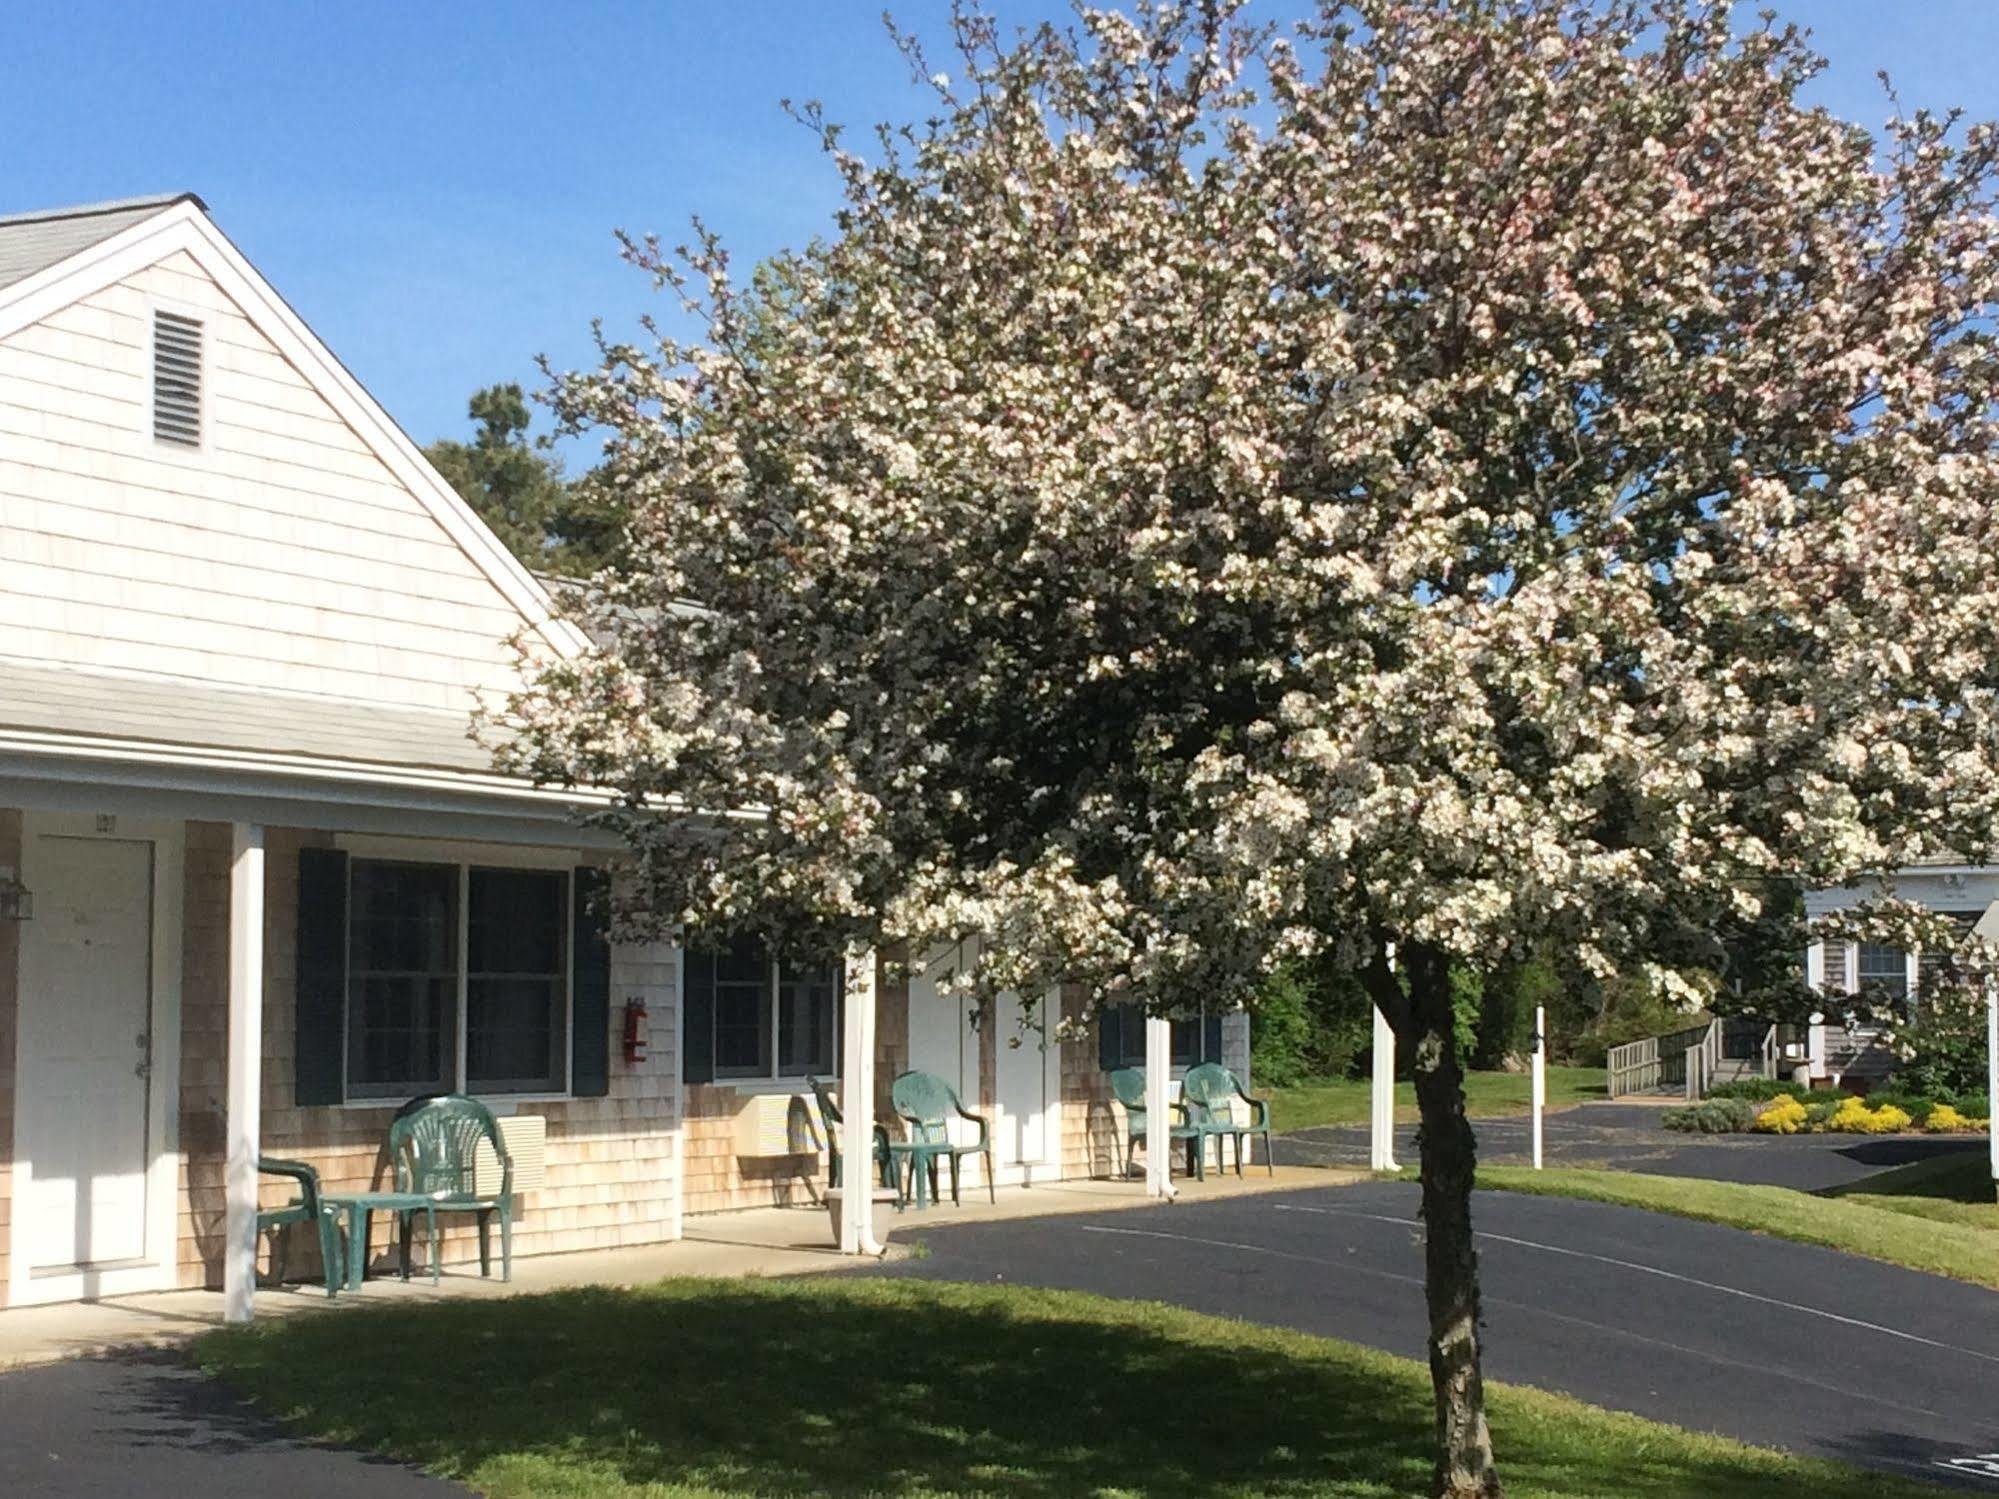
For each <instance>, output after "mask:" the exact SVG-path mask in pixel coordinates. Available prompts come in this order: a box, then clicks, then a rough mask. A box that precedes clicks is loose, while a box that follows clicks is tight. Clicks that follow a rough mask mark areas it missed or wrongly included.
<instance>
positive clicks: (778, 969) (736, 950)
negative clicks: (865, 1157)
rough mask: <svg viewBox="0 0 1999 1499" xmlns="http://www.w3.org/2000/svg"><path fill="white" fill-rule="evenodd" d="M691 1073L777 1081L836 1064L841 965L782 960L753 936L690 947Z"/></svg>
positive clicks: (692, 1078)
mask: <svg viewBox="0 0 1999 1499" xmlns="http://www.w3.org/2000/svg"><path fill="white" fill-rule="evenodd" d="M686 979H687V994H688V1001H689V1008H690V1014H699V1015H702V1016H705V1017H708V1023H707V1024H706V1026H705V1027H701V1028H699V1029H697V1027H696V1026H695V1025H693V1024H690V1026H689V1031H688V1035H687V1039H686V1045H687V1052H686V1058H685V1075H686V1077H687V1079H688V1080H689V1081H692V1082H699V1081H706V1080H708V1079H713V1080H714V1081H716V1082H752V1083H753V1082H775V1081H778V1080H780V1079H792V1080H796V1079H800V1078H806V1077H814V1076H820V1075H823V1074H826V1073H830V1072H832V1071H833V1070H834V1067H835V1065H836V1063H837V1053H836V1050H835V1046H834V1033H835V1031H836V1030H837V1028H838V1024H839V1010H840V975H839V971H838V968H837V967H836V966H835V965H830V964H828V965H823V966H813V965H809V964H802V963H793V962H781V961H779V960H778V959H777V958H776V957H775V956H773V955H772V954H771V952H770V950H769V949H768V948H767V947H766V946H765V945H764V944H763V943H761V942H758V941H756V940H754V939H743V940H739V941H736V942H733V943H731V944H730V945H729V946H728V947H725V948H718V949H703V948H701V947H698V946H696V947H690V948H688V950H687V954H686Z"/></svg>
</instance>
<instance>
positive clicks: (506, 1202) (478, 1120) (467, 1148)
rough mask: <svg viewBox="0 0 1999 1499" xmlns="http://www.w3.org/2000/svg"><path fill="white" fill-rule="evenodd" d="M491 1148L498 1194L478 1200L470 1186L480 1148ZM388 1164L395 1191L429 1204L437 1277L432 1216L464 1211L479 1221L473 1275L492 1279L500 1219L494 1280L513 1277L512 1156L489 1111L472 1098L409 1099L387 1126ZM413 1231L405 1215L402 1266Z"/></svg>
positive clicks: (432, 1261) (433, 1268)
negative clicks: (494, 1233) (493, 1227)
mask: <svg viewBox="0 0 1999 1499" xmlns="http://www.w3.org/2000/svg"><path fill="white" fill-rule="evenodd" d="M481 1140H484V1141H486V1142H487V1143H488V1144H489V1145H491V1146H492V1147H493V1154H494V1156H495V1157H496V1158H497V1159H498V1160H499V1163H500V1190H499V1193H498V1195H497V1196H492V1197H481V1196H480V1195H479V1193H478V1190H477V1187H476V1185H475V1178H474V1164H475V1162H476V1160H477V1157H478V1150H479V1142H480V1141H481ZM389 1161H390V1163H391V1164H392V1165H393V1166H394V1168H395V1173H396V1190H397V1191H398V1192H410V1193H414V1194H416V1195H418V1196H420V1197H425V1198H428V1199H429V1200H430V1203H431V1205H432V1206H433V1207H434V1208H435V1210H436V1211H435V1212H433V1213H431V1214H430V1264H431V1273H432V1276H433V1278H434V1277H435V1275H436V1273H437V1265H438V1251H439V1249H440V1247H441V1246H440V1244H439V1242H438V1231H437V1213H444V1212H464V1213H477V1214H478V1215H479V1273H480V1274H481V1275H491V1274H492V1273H493V1253H492V1244H491V1239H490V1237H489V1226H490V1224H491V1222H492V1219H493V1218H494V1216H495V1215H497V1216H498V1217H499V1220H500V1279H501V1280H512V1279H513V1278H514V1158H513V1157H512V1156H511V1155H509V1154H508V1153H507V1142H506V1140H505V1138H504V1137H503V1136H502V1135H501V1134H500V1124H499V1121H498V1120H497V1119H495V1118H494V1117H493V1114H492V1111H491V1110H490V1109H488V1108H487V1107H486V1106H485V1105H484V1104H483V1103H480V1102H479V1100H478V1099H476V1098H467V1097H466V1096H465V1095H464V1094H462V1093H443V1094H439V1095H438V1096H437V1097H434V1098H412V1099H411V1100H410V1101H409V1102H408V1103H406V1104H404V1105H403V1106H402V1108H400V1109H399V1110H397V1111H396V1117H395V1119H394V1120H393V1121H391V1122H390V1124H389ZM414 1227H415V1219H414V1215H412V1214H404V1215H403V1221H402V1232H403V1263H404V1264H405V1265H407V1264H408V1263H409V1236H410V1233H411V1231H412V1229H413V1228H414Z"/></svg>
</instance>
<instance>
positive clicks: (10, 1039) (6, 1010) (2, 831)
mask: <svg viewBox="0 0 1999 1499" xmlns="http://www.w3.org/2000/svg"><path fill="white" fill-rule="evenodd" d="M20 867H21V814H20V813H19V812H16V811H14V810H12V809H11V808H6V807H0V869H14V870H18V869H19V868H20ZM20 951H21V929H20V927H19V926H18V925H16V924H15V923H14V922H11V921H0V1307H3V1306H5V1305H6V1304H7V1283H8V1282H7V1277H8V1273H9V1269H10V1266H9V1263H8V1254H9V1252H10V1250H11V1247H12V1244H13V1223H14V1212H13V1205H14V1171H13V1162H14V1016H15V1013H16V1011H17V1009H18V1006H19V1003H20V999H19V994H20V989H19V983H20V973H21V963H20Z"/></svg>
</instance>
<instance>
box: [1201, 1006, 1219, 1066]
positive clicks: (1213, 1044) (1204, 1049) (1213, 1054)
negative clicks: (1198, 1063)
mask: <svg viewBox="0 0 1999 1499" xmlns="http://www.w3.org/2000/svg"><path fill="white" fill-rule="evenodd" d="M1221 1059H1222V1017H1221V1012H1220V1011H1219V1010H1211V1011H1209V1012H1208V1015H1207V1017H1206V1018H1205V1019H1204V1020H1203V1021H1202V1022H1201V1060H1202V1061H1204V1062H1219V1061H1220V1060H1221Z"/></svg>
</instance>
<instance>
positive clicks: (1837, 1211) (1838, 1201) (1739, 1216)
mask: <svg viewBox="0 0 1999 1499" xmlns="http://www.w3.org/2000/svg"><path fill="white" fill-rule="evenodd" d="M1975 1159H1977V1161H1978V1162H1979V1164H1980V1165H1981V1166H1983V1164H1984V1157H1983V1156H1982V1155H1979V1156H1976V1157H1975ZM1904 1169H1909V1168H1904ZM1884 1174H1886V1175H1893V1174H1895V1173H1884ZM1880 1180H1881V1178H1880V1177H1870V1178H1868V1180H1867V1181H1864V1182H1861V1183H1858V1184H1857V1185H1856V1186H1855V1187H1854V1188H1853V1189H1852V1192H1851V1193H1849V1194H1848V1195H1843V1196H1838V1197H1829V1196H1828V1197H1821V1196H1817V1195H1815V1194H1813V1193H1810V1192H1794V1191H1792V1190H1791V1189H1790V1188H1789V1187H1753V1186H1745V1185H1743V1184H1741V1183H1739V1182H1717V1181H1702V1180H1699V1179H1696V1178H1692V1177H1681V1176H1646V1175H1642V1174H1640V1173H1638V1172H1635V1171H1590V1170H1578V1169H1572V1168H1567V1167H1550V1168H1549V1169H1547V1170H1545V1171H1534V1170H1531V1169H1529V1168H1527V1167H1525V1166H1481V1167H1479V1170H1478V1184H1479V1185H1480V1186H1481V1187H1486V1188H1490V1189H1493V1190H1496V1191H1503V1192H1534V1193H1539V1194H1541V1195H1543V1196H1547V1197H1581V1198H1585V1199H1587V1200H1588V1201H1591V1202H1612V1203H1619V1204H1622V1205H1624V1206H1626V1207H1638V1208H1650V1209H1652V1210H1653V1211H1655V1212H1661V1213H1677V1214H1678V1215H1679V1216H1680V1217H1682V1218H1699V1219H1702V1220H1703V1221H1705V1222H1708V1223H1723V1224H1727V1225H1728V1226H1729V1227H1730V1228H1746V1229H1749V1230H1751V1231H1752V1232H1755V1233H1761V1234H1773V1235H1775V1236H1776V1237H1777V1238H1780V1239H1796V1240H1798V1241H1799V1242H1800V1243H1804V1244H1823V1245H1825V1246H1826V1247H1827V1248H1829V1249H1840V1250H1844V1251H1845V1252H1846V1253H1848V1254H1859V1255H1865V1256H1866V1257H1867V1258H1869V1259H1875V1260H1886V1261H1888V1263H1890V1264H1893V1265H1906V1266H1908V1267H1909V1268H1910V1269H1912V1270H1927V1271H1929V1272H1931V1273H1932V1274H1935V1275H1948V1276H1950V1277H1952V1278H1953V1279H1956V1280H1968V1281H1971V1282H1973V1283H1974V1284H1976V1285H1981V1286H1990V1287H1992V1288H1993V1289H1995V1290H1999V1234H1995V1233H1993V1232H1991V1229H1990V1228H1989V1227H1980V1226H1978V1224H1977V1222H1976V1221H1972V1220H1955V1219H1954V1220H1950V1221H1942V1222H1939V1221H1935V1220H1934V1219H1932V1218H1930V1217H1929V1216H1927V1215H1923V1216H1915V1215H1912V1214H1911V1213H1910V1212H1909V1211H1908V1209H1907V1206H1906V1202H1905V1203H1904V1204H1903V1205H1902V1206H1901V1207H1899V1208H1895V1209H1891V1208H1889V1207H1887V1206H1881V1205H1876V1204H1875V1203H1872V1202H1869V1201H1867V1200H1866V1199H1865V1198H1864V1197H1863V1196H1859V1195H1854V1194H1857V1193H1860V1192H1861V1191H1862V1190H1863V1189H1870V1188H1871V1187H1872V1186H1873V1185H1874V1184H1875V1183H1878V1182H1879V1181H1880ZM1953 1206H1962V1205H1961V1204H1953ZM1986 1222H1987V1223H1991V1222H1992V1220H1990V1219H1988V1220H1986Z"/></svg>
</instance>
